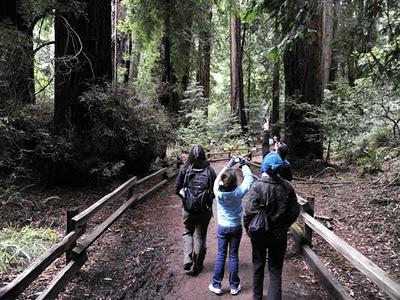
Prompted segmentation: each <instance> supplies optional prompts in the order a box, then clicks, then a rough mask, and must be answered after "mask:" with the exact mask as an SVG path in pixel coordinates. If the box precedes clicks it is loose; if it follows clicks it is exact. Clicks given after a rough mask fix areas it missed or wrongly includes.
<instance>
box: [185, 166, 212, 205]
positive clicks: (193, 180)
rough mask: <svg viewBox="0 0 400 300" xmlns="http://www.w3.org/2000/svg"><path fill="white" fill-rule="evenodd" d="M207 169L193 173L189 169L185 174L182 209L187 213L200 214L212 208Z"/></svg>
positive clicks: (209, 175) (209, 177)
mask: <svg viewBox="0 0 400 300" xmlns="http://www.w3.org/2000/svg"><path fill="white" fill-rule="evenodd" d="M211 180H212V179H211V173H210V170H209V168H208V167H206V168H204V169H203V170H202V171H194V170H193V168H192V167H190V168H189V169H188V170H187V171H186V174H185V180H184V182H183V188H184V192H185V199H184V200H183V207H184V208H185V210H186V211H187V212H189V213H202V212H206V211H211V207H212V200H213V199H212V198H213V192H212V182H211Z"/></svg>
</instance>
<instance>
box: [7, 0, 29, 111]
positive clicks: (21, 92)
mask: <svg viewBox="0 0 400 300" xmlns="http://www.w3.org/2000/svg"><path fill="white" fill-rule="evenodd" d="M21 4H22V0H2V1H0V22H2V23H4V24H7V25H9V26H10V28H15V29H16V30H17V34H18V45H16V49H15V51H12V52H13V57H12V58H10V59H12V64H13V65H14V67H13V68H10V69H11V74H7V76H6V80H5V81H6V82H8V84H7V87H6V94H7V95H8V97H9V98H13V99H14V100H16V101H17V102H20V103H23V104H29V103H35V84H34V80H35V79H34V54H33V28H32V26H31V24H28V23H27V22H26V20H24V19H23V16H22V15H21V14H20V12H19V7H20V5H21ZM10 64H11V62H10Z"/></svg>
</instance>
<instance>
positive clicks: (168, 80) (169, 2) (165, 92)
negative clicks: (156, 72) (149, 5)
mask: <svg viewBox="0 0 400 300" xmlns="http://www.w3.org/2000/svg"><path fill="white" fill-rule="evenodd" d="M173 5H174V3H173V0H165V2H164V10H165V11H164V35H163V37H162V40H161V58H160V59H161V60H160V63H161V82H162V87H161V88H162V91H161V95H160V96H159V101H160V103H161V104H162V105H163V106H165V107H167V108H168V111H169V112H171V113H176V112H177V111H178V97H179V95H178V94H177V93H176V92H175V91H174V85H175V84H176V83H177V78H176V76H175V74H174V69H173V67H172V62H171V33H172V29H171V13H172V11H173Z"/></svg>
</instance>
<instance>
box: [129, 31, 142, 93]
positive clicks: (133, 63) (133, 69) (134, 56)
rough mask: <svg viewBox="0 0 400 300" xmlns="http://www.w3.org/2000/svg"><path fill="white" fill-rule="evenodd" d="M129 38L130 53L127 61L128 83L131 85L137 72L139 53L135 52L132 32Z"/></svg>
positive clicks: (135, 78)
mask: <svg viewBox="0 0 400 300" xmlns="http://www.w3.org/2000/svg"><path fill="white" fill-rule="evenodd" d="M130 40H131V50H130V54H131V55H130V62H129V72H128V73H129V78H128V83H129V84H130V85H131V86H134V85H135V82H136V80H137V78H138V74H139V62H140V53H138V52H136V50H135V47H136V45H135V43H134V39H133V38H132V34H131V37H130Z"/></svg>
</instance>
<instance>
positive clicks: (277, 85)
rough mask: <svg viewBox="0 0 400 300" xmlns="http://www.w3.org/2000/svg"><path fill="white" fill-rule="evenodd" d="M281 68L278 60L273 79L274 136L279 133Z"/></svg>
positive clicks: (272, 114)
mask: <svg viewBox="0 0 400 300" xmlns="http://www.w3.org/2000/svg"><path fill="white" fill-rule="evenodd" d="M280 68H281V62H280V61H279V60H278V61H276V62H275V63H274V76H273V81H272V113H271V119H270V124H271V125H272V132H271V134H272V136H277V135H278V134H279V128H278V123H279V89H280Z"/></svg>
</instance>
